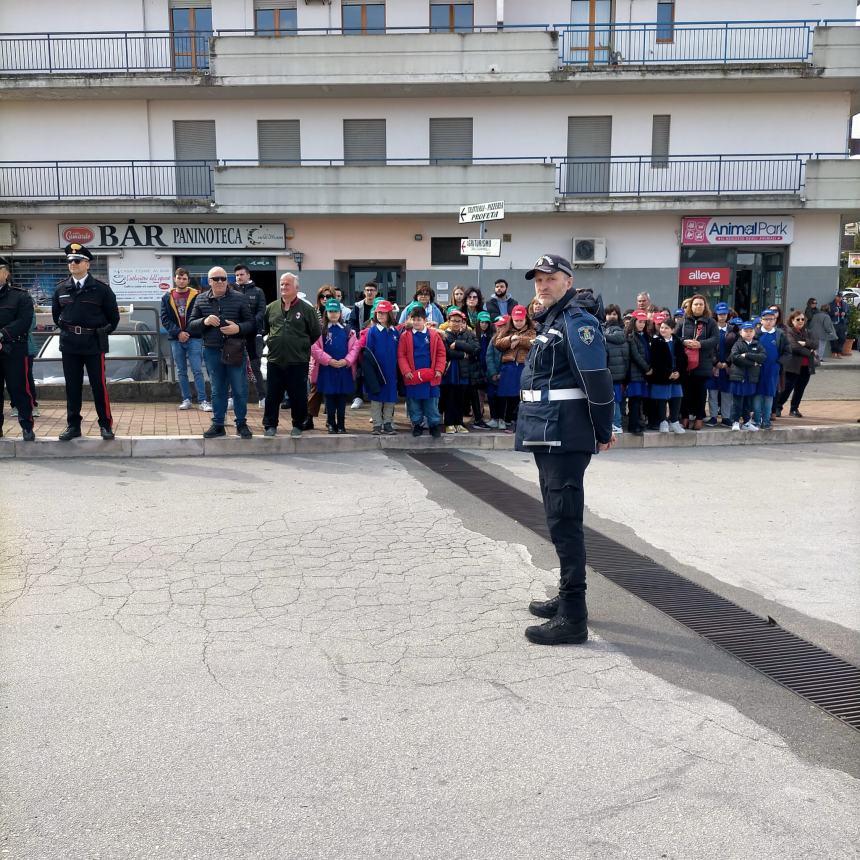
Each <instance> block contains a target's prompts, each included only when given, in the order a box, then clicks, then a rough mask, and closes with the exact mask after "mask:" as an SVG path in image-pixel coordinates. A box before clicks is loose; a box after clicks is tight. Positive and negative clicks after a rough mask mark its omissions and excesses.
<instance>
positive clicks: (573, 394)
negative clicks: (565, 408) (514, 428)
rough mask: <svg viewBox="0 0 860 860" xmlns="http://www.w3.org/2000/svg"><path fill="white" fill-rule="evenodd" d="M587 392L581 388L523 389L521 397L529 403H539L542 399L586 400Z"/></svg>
mask: <svg viewBox="0 0 860 860" xmlns="http://www.w3.org/2000/svg"><path fill="white" fill-rule="evenodd" d="M585 397H586V394H585V392H584V391H583V390H582V389H581V388H550V389H544V390H543V391H521V392H520V399H521V400H524V401H526V402H527V403H537V402H539V401H541V400H585Z"/></svg>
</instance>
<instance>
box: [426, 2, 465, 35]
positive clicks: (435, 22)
mask: <svg viewBox="0 0 860 860" xmlns="http://www.w3.org/2000/svg"><path fill="white" fill-rule="evenodd" d="M474 10H475V7H474V4H472V3H433V2H431V4H430V32H431V33H471V32H472V27H473V25H474V19H475V11H474Z"/></svg>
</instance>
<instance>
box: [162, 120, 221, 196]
mask: <svg viewBox="0 0 860 860" xmlns="http://www.w3.org/2000/svg"><path fill="white" fill-rule="evenodd" d="M173 146H174V152H175V153H176V161H177V165H176V196H177V197H181V198H189V197H208V196H209V195H210V194H211V193H212V179H211V175H210V174H211V171H212V166H213V165H214V163H215V162H216V160H217V157H218V156H217V154H216V149H215V120H214V119H203V120H174V121H173Z"/></svg>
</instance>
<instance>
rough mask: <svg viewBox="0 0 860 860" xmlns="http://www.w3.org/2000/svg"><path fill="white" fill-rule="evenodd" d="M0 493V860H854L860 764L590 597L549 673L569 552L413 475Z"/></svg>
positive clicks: (776, 702)
mask: <svg viewBox="0 0 860 860" xmlns="http://www.w3.org/2000/svg"><path fill="white" fill-rule="evenodd" d="M639 453H641V452H639ZM499 456H501V455H494V458H493V463H494V464H495V467H497V466H498V463H499V460H498V459H497V458H498V457H499ZM510 456H511V458H512V459H511V463H513V462H514V459H513V458H515V457H516V455H513V454H512V455H510ZM517 468H519V466H516V467H515V468H514V470H513V471H510V472H508V474H509V477H510V481H511V483H512V485H518V486H519V485H521V484H522V483H523V479H522V478H517V477H516V476H515V474H514V472H515V471H516V469H517ZM0 470H2V472H0V477H2V480H0V537H2V546H3V552H2V555H0V607H2V617H1V618H0V657H2V666H3V669H2V687H0V697H1V698H0V707H2V711H0V715H2V716H0V753H2V758H3V762H4V765H5V766H4V768H3V770H2V774H0V817H2V818H0V821H2V843H0V850H2V852H3V853H2V856H9V857H15V858H64V860H66V858H88V860H89V858H155V857H158V858H165V857H169V858H174V857H175V858H211V857H231V858H232V857H241V858H245V857H247V858H287V857H288V858H365V857H371V856H373V857H378V858H403V857H410V858H436V859H438V858H500V857H504V858H507V857H517V858H532V857H534V858H538V857H541V858H546V857H567V856H587V857H589V858H604V857H606V858H616V857H624V858H626V857H630V858H651V857H653V858H687V857H693V856H695V857H697V858H721V860H723V858H749V857H753V856H754V857H756V858H785V857H804V858H810V857H812V858H817V857H821V858H825V857H826V858H849V857H856V856H858V848H857V846H858V844H860V825H858V818H857V815H856V811H857V809H858V803H860V786H858V781H857V777H858V770H860V766H858V761H857V755H858V753H857V750H858V746H857V740H856V736H855V734H854V733H852V732H850V731H849V730H848V729H845V728H843V727H841V726H838V725H833V723H834V721H833V720H831V719H830V718H829V717H826V716H825V715H822V714H820V712H817V711H815V709H811V708H810V707H809V706H806V705H805V704H804V703H803V702H802V701H801V700H799V699H797V698H796V697H793V696H791V694H787V693H785V692H784V691H781V690H779V688H776V687H775V685H772V684H770V682H768V681H766V680H762V679H761V678H760V677H759V676H756V675H755V673H752V672H751V671H750V670H747V669H746V668H745V667H742V666H740V664H736V663H735V662H733V661H732V660H731V658H728V657H726V656H724V655H722V654H721V653H719V652H716V651H715V649H711V648H709V646H705V645H703V644H702V643H701V641H700V640H698V639H697V638H696V637H694V636H692V635H687V634H686V633H684V632H683V631H680V629H679V628H677V626H675V627H672V626H671V625H668V624H667V622H665V620H661V619H660V618H656V617H655V615H656V613H654V611H653V610H651V609H650V608H649V607H645V606H644V604H639V603H638V601H635V599H634V598H629V597H626V598H625V597H624V596H623V595H618V594H616V593H615V592H614V591H612V589H614V586H613V587H611V588H610V587H608V586H606V585H605V584H601V583H600V581H599V578H598V577H593V578H592V590H591V592H590V593H592V594H593V597H592V599H591V608H592V610H591V611H592V615H593V616H594V618H595V624H594V631H593V633H594V638H593V639H592V640H591V641H590V642H589V643H588V644H587V645H585V646H580V647H568V648H558V649H542V648H539V647H536V646H532V645H529V644H528V643H527V642H526V640H525V639H524V638H523V635H522V631H523V628H524V627H525V626H526V625H527V624H528V623H530V620H531V617H530V616H529V615H528V613H527V611H526V606H527V603H528V601H529V599H530V598H532V597H535V596H543V595H545V594H547V593H552V588H553V586H554V584H555V582H556V579H557V571H554V570H553V569H552V567H553V564H554V559H553V556H552V553H551V549H550V548H549V547H548V545H546V544H544V543H543V542H542V541H540V540H539V539H538V538H536V537H534V536H529V535H527V534H525V533H524V532H523V531H522V530H521V529H519V528H518V527H516V526H515V524H514V523H513V522H512V521H510V520H508V519H507V518H506V517H504V516H503V515H501V514H499V513H498V512H493V511H492V510H490V509H487V510H483V509H482V508H481V503H480V502H477V501H475V500H473V499H471V500H470V498H469V497H468V496H467V495H466V494H464V493H463V492H462V491H461V490H460V489H459V488H457V487H455V486H453V485H451V484H447V483H446V482H445V481H444V479H442V478H439V477H438V476H433V475H431V474H430V473H429V472H427V470H425V469H423V467H420V466H418V465H417V464H415V463H414V462H413V461H409V460H408V458H406V457H402V456H396V455H394V456H386V455H384V454H382V453H379V452H374V453H369V454H360V455H356V454H344V455H340V456H333V455H325V456H306V457H300V456H292V457H284V458H261V457H258V458H247V459H244V458H229V459H224V460H217V459H216V460H209V459H207V460H206V461H205V462H196V461H195V462H184V461H181V460H150V461H144V460H134V461H131V460H128V461H100V462H95V461H92V462H88V461H65V462H63V461H52V462H46V463H41V462H37V461H15V462H9V463H4V464H3V465H2V466H0ZM606 515H607V512H606V511H605V510H601V516H606ZM822 539H824V538H822ZM604 583H605V581H604ZM646 645H647V647H645V646H646ZM669 653H671V655H672V658H671V659H664V658H665V655H667V654H669ZM696 673H699V675H697V674H696ZM813 712H814V713H813ZM852 755H853V760H852Z"/></svg>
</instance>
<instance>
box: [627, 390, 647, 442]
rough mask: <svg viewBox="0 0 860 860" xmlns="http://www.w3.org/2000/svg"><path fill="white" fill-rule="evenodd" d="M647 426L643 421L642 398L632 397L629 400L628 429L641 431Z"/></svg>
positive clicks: (634, 431)
mask: <svg viewBox="0 0 860 860" xmlns="http://www.w3.org/2000/svg"><path fill="white" fill-rule="evenodd" d="M644 428H645V422H643V421H642V398H641V397H630V398H629V399H628V400H627V429H628V430H629V431H630V432H631V433H641V432H642V430H644Z"/></svg>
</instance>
